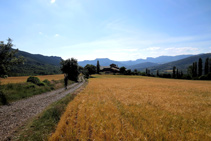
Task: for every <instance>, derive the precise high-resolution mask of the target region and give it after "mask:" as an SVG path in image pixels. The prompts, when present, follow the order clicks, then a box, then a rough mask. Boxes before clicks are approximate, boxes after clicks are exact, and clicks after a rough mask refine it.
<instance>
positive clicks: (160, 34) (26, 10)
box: [0, 0, 211, 61]
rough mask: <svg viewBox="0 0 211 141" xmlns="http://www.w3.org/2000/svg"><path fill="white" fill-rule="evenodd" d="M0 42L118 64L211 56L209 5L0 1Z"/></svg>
mask: <svg viewBox="0 0 211 141" xmlns="http://www.w3.org/2000/svg"><path fill="white" fill-rule="evenodd" d="M0 17H1V22H0V41H4V42H5V43H6V41H7V39H8V38H11V39H12V40H13V44H14V48H18V49H19V50H22V51H26V52H29V53H32V54H42V55H47V56H60V57H62V58H63V59H68V58H72V57H73V58H76V59H77V60H78V61H83V60H93V59H96V58H109V59H112V60H116V61H126V60H136V59H140V58H142V59H145V58H146V57H158V56H162V55H167V56H175V55H181V54H200V53H211V0H0Z"/></svg>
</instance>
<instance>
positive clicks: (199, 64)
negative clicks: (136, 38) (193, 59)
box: [198, 58, 202, 76]
mask: <svg viewBox="0 0 211 141" xmlns="http://www.w3.org/2000/svg"><path fill="white" fill-rule="evenodd" d="M201 75H202V59H201V58H199V62H198V76H201Z"/></svg>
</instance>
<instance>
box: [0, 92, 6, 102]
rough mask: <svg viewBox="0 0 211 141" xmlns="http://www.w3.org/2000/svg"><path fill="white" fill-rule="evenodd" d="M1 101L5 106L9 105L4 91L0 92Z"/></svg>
mask: <svg viewBox="0 0 211 141" xmlns="http://www.w3.org/2000/svg"><path fill="white" fill-rule="evenodd" d="M0 101H1V103H2V104H3V105H7V104H8V101H7V98H6V96H5V94H4V93H3V92H2V91H0Z"/></svg>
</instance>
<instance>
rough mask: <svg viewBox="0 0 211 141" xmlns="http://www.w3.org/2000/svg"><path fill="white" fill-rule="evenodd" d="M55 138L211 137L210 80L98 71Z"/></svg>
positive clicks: (191, 138) (75, 101)
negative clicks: (107, 73)
mask: <svg viewBox="0 0 211 141" xmlns="http://www.w3.org/2000/svg"><path fill="white" fill-rule="evenodd" d="M94 77H95V78H93V79H92V78H91V79H90V80H89V84H88V85H87V87H86V88H85V90H84V91H82V92H81V93H80V94H79V95H78V96H77V97H76V98H75V99H74V100H73V101H71V102H70V103H69V105H68V106H67V109H66V112H65V113H64V114H63V115H62V117H61V120H60V121H59V124H58V126H57V129H56V132H55V133H54V134H53V135H52V137H51V138H50V140H211V121H210V119H211V113H210V110H211V108H210V105H211V100H210V99H211V87H210V85H211V82H210V81H192V80H188V81H187V80H177V79H160V78H154V77H143V76H123V75H95V76H94Z"/></svg>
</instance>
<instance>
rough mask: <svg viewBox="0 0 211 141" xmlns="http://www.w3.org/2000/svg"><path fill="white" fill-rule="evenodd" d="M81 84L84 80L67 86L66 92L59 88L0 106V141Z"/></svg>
mask: <svg viewBox="0 0 211 141" xmlns="http://www.w3.org/2000/svg"><path fill="white" fill-rule="evenodd" d="M83 84H84V80H83V81H82V82H80V83H74V84H72V85H69V86H68V89H67V90H64V88H60V89H57V90H55V91H51V92H47V93H43V94H40V95H36V96H33V97H30V98H28V99H23V100H19V101H16V102H13V103H11V105H9V106H0V141H1V140H5V139H7V138H8V137H9V136H10V134H12V133H13V132H14V131H15V130H16V129H17V127H20V126H21V125H22V124H23V123H24V122H25V121H27V120H28V119H30V118H32V117H34V116H35V115H37V114H39V113H40V112H42V111H43V110H44V109H45V108H46V107H47V106H48V105H50V104H51V103H53V102H55V101H57V100H59V99H61V98H63V97H64V96H66V95H67V94H69V93H72V92H74V91H75V90H76V89H78V88H79V87H81V86H82V85H83Z"/></svg>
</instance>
